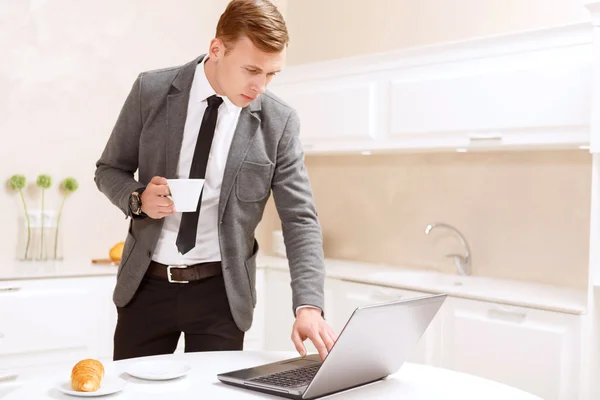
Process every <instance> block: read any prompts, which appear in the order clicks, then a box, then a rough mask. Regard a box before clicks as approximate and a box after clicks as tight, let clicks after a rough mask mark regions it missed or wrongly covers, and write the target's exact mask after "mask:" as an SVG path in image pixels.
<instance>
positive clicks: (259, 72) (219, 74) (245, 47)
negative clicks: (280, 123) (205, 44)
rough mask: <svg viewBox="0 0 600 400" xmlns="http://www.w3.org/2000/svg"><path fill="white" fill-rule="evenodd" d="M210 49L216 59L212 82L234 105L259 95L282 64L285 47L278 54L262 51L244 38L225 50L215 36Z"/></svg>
mask: <svg viewBox="0 0 600 400" xmlns="http://www.w3.org/2000/svg"><path fill="white" fill-rule="evenodd" d="M215 48H217V49H216V51H214V49H215ZM210 49H211V54H210V57H211V58H213V57H214V58H215V60H216V65H215V79H216V83H217V85H218V86H219V89H220V91H221V92H222V94H224V95H225V96H227V97H228V98H229V100H230V101H231V102H232V103H233V104H235V105H236V106H238V107H246V106H247V105H248V104H250V102H251V101H252V100H254V99H256V98H257V97H258V96H260V95H261V94H263V93H264V92H265V89H266V88H267V85H268V84H269V82H271V79H273V77H274V76H275V74H276V73H277V72H279V71H281V69H282V68H283V66H284V63H285V52H286V51H285V49H284V50H283V51H282V52H280V53H265V52H264V51H261V50H259V49H258V48H256V46H254V44H253V43H252V41H251V40H250V39H248V38H247V37H242V38H240V39H239V40H238V41H237V42H236V43H232V44H230V45H229V47H228V48H227V50H228V51H227V53H225V47H224V46H223V43H222V42H221V41H220V40H219V39H214V40H213V42H212V43H211V48H210Z"/></svg>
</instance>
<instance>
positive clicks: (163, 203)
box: [156, 197, 173, 208]
mask: <svg viewBox="0 0 600 400" xmlns="http://www.w3.org/2000/svg"><path fill="white" fill-rule="evenodd" d="M156 206H157V207H161V208H172V207H173V202H172V201H171V200H169V198H168V197H161V198H160V199H159V200H158V202H157V203H156Z"/></svg>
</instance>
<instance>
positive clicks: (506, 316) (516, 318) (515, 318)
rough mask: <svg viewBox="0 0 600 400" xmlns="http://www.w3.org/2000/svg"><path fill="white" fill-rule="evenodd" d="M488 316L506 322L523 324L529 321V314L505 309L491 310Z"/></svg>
mask: <svg viewBox="0 0 600 400" xmlns="http://www.w3.org/2000/svg"><path fill="white" fill-rule="evenodd" d="M488 316H489V317H490V318H493V319H501V320H504V321H511V322H517V323H522V322H525V320H526V319H527V313H526V312H524V311H515V310H509V309H506V308H503V307H496V308H490V309H489V310H488Z"/></svg>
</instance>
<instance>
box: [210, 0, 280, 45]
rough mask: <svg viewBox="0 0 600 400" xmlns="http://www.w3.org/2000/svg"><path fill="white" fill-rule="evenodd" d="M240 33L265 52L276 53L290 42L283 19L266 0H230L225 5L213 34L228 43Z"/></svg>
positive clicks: (238, 37) (238, 36)
mask: <svg viewBox="0 0 600 400" xmlns="http://www.w3.org/2000/svg"><path fill="white" fill-rule="evenodd" d="M243 36H246V37H248V39H250V40H251V41H252V43H253V44H254V45H255V46H256V47H257V48H258V49H259V50H261V51H264V52H266V53H279V52H281V51H283V49H284V48H285V47H286V46H287V44H288V42H289V36H288V31H287V27H286V25H285V20H284V19H283V16H282V15H281V13H280V12H279V10H278V9H277V7H276V6H275V5H274V4H273V3H271V2H270V1H269V0H232V1H231V2H230V3H229V4H228V5H227V8H226V9H225V11H224V12H223V14H221V17H220V18H219V22H218V23H217V33H216V37H217V38H219V39H221V40H222V41H223V43H225V46H226V47H227V46H228V45H230V44H233V43H235V42H236V41H237V40H238V39H240V38H241V37H243Z"/></svg>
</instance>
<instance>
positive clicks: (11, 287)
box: [0, 286, 21, 292]
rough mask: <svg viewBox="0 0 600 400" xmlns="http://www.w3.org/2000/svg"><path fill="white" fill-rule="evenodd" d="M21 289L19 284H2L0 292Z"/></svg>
mask: <svg viewBox="0 0 600 400" xmlns="http://www.w3.org/2000/svg"><path fill="white" fill-rule="evenodd" d="M19 290H21V286H4V287H0V292H16V291H19Z"/></svg>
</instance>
